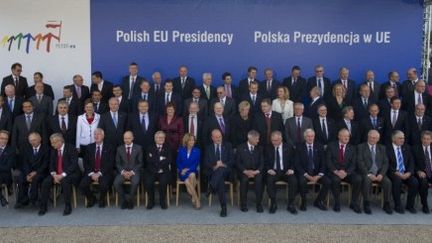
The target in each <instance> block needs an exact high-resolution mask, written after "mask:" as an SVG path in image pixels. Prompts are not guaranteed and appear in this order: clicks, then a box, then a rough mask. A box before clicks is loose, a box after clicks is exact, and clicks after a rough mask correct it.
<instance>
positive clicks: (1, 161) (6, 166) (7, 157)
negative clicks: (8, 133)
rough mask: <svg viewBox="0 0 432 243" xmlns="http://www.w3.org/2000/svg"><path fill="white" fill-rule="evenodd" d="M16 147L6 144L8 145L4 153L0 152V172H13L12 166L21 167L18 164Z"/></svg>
mask: <svg viewBox="0 0 432 243" xmlns="http://www.w3.org/2000/svg"><path fill="white" fill-rule="evenodd" d="M15 154H16V153H15V150H14V148H12V147H10V146H9V145H6V147H5V148H4V150H3V153H1V154H0V174H5V173H8V174H10V173H11V170H12V168H13V167H14V166H15V167H18V168H19V167H20V166H19V165H18V166H16V165H15V163H16V162H17V161H16V155H15Z"/></svg>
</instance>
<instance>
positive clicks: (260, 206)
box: [256, 204, 264, 213]
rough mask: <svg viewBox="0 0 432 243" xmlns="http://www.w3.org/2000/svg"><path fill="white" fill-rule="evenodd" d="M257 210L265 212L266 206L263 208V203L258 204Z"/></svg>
mask: <svg viewBox="0 0 432 243" xmlns="http://www.w3.org/2000/svg"><path fill="white" fill-rule="evenodd" d="M256 211H257V213H262V212H264V208H263V206H262V205H261V204H258V205H257V207H256Z"/></svg>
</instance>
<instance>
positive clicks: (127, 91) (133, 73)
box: [121, 62, 145, 100]
mask: <svg viewBox="0 0 432 243" xmlns="http://www.w3.org/2000/svg"><path fill="white" fill-rule="evenodd" d="M144 80H145V79H144V78H143V77H141V76H138V64H136V63H135V62H132V63H131V64H129V75H127V76H124V77H123V78H122V81H121V89H122V90H123V96H124V97H125V99H127V100H130V99H132V97H134V96H135V95H137V94H138V93H139V92H140V88H139V87H140V85H141V82H142V81H144Z"/></svg>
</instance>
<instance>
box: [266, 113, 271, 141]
mask: <svg viewBox="0 0 432 243" xmlns="http://www.w3.org/2000/svg"><path fill="white" fill-rule="evenodd" d="M265 122H266V128H267V142H270V138H271V117H270V113H266V114H265Z"/></svg>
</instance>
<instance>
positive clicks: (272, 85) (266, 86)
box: [259, 68, 281, 100]
mask: <svg viewBox="0 0 432 243" xmlns="http://www.w3.org/2000/svg"><path fill="white" fill-rule="evenodd" d="M264 77H265V80H263V81H262V82H260V83H259V90H260V93H261V95H262V96H263V97H264V98H269V99H271V100H273V99H276V96H277V95H276V92H277V88H278V87H279V86H280V85H281V83H280V82H279V81H277V80H275V79H274V77H273V70H272V69H270V68H266V69H264Z"/></svg>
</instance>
